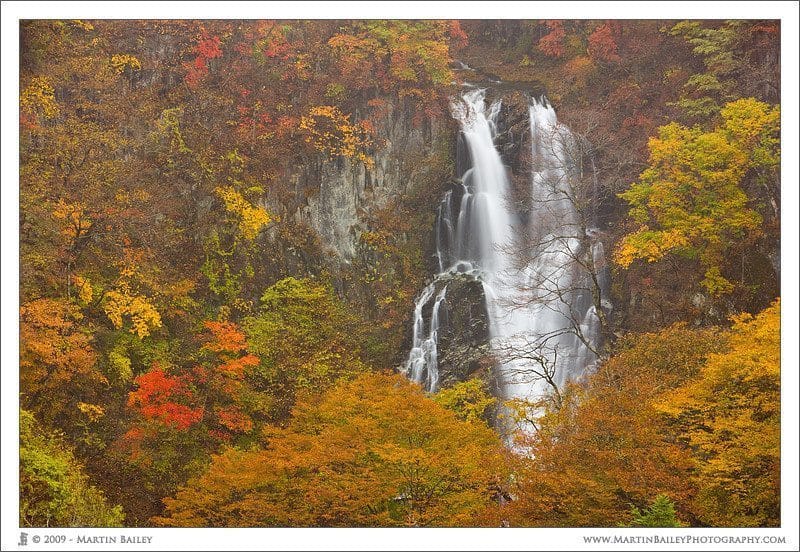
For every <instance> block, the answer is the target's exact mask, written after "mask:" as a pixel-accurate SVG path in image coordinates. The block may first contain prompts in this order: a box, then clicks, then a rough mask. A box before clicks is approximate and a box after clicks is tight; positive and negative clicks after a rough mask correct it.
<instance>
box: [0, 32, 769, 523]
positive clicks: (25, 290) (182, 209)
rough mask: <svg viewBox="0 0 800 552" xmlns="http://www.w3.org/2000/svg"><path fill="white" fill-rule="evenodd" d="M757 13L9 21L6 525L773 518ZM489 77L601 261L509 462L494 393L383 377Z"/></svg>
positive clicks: (473, 384)
mask: <svg viewBox="0 0 800 552" xmlns="http://www.w3.org/2000/svg"><path fill="white" fill-rule="evenodd" d="M779 23H780V22H778V21H746V20H735V21H701V20H692V21H682V22H677V21H669V22H663V21H655V20H647V21H612V20H546V21H533V20H525V21H515V20H469V21H444V20H323V19H320V20H292V21H288V20H286V21H275V20H205V21H196V20H103V21H83V20H50V19H48V20H23V21H21V22H20V46H21V48H20V78H19V130H20V133H19V136H20V140H19V141H20V152H19V154H20V155H19V160H20V189H19V192H20V194H19V236H20V242H19V256H20V259H19V260H20V262H19V271H20V274H19V276H20V279H19V280H20V289H19V340H20V342H19V345H20V348H19V383H20V394H19V401H20V406H21V410H20V470H19V477H20V493H21V494H20V525H21V526H31V525H38V526H55V525H65V526H66V525H76V526H79V525H98V526H119V525H122V524H126V525H130V526H150V525H161V526H176V527H185V526H196V525H202V526H220V527H222V526H270V527H277V526H304V527H314V526H326V527H328V526H330V527H342V526H389V527H463V526H489V527H496V526H500V525H511V526H533V527H539V526H548V527H552V526H636V527H649V526H653V525H659V526H660V525H669V526H687V525H689V526H753V527H755V526H779V525H780V523H781V519H780V516H781V511H780V475H781V471H780V470H781V465H780V460H781V458H780V450H779V448H780V447H779V445H780V404H781V403H780V377H779V376H780V354H779V349H780V340H779V335H780V300H779V298H778V297H779V295H780V256H779V255H778V253H779V247H778V245H777V244H778V243H779V238H780V221H781V193H780V191H781V190H780V163H781V154H780V133H781V126H780V119H781V110H780V101H781V98H780V72H779V65H780V64H779V55H778V54H779V50H780V48H779V46H780V39H781V36H780V24H779ZM457 60H460V61H462V62H463V63H457ZM465 67H469V68H466V69H465ZM495 76H498V77H499V78H500V79H502V80H503V81H506V84H507V85H508V86H509V87H512V88H514V89H515V90H517V91H518V92H523V91H524V93H526V94H533V91H536V94H539V93H541V92H542V91H544V90H546V95H547V97H548V100H549V101H550V102H551V103H552V105H554V106H555V108H556V109H557V110H558V113H559V120H560V121H563V122H565V124H567V125H568V126H569V127H570V128H571V129H572V131H573V134H574V136H575V137H576V148H578V149H579V153H578V154H576V155H575V156H574V157H575V158H574V159H573V160H571V162H573V161H574V163H575V167H576V169H580V170H579V171H576V172H580V173H581V174H582V175H583V178H584V179H585V180H586V181H587V182H591V186H590V187H589V188H587V189H591V190H592V194H593V195H592V200H591V209H592V212H591V213H583V214H586V215H587V216H586V220H591V221H592V227H593V229H594V228H595V227H596V230H597V234H598V235H599V236H600V237H599V238H598V239H599V240H600V241H601V242H602V243H603V245H604V246H606V251H607V254H608V255H609V265H611V262H610V261H611V260H612V259H613V261H614V263H613V266H610V267H609V271H610V273H611V282H612V290H611V297H610V300H611V303H612V304H613V309H614V310H613V316H612V317H611V319H612V324H613V328H611V329H612V330H613V331H610V332H609V333H608V336H607V337H608V339H607V342H606V343H604V347H605V348H604V350H603V354H602V356H601V358H600V359H599V363H598V367H597V369H596V371H595V372H594V373H592V374H588V375H587V376H586V377H585V378H584V379H581V380H580V381H574V382H570V383H565V384H564V385H563V386H562V387H563V389H560V391H561V397H560V400H559V401H550V403H551V407H550V409H548V410H543V411H542V412H541V414H542V416H541V418H539V419H537V420H536V424H535V425H536V427H537V431H535V432H533V433H531V434H528V435H522V436H520V441H519V442H518V443H517V445H518V446H517V448H515V449H514V451H513V452H512V451H511V449H510V448H509V446H508V444H509V443H503V442H501V440H500V438H499V437H498V434H497V432H496V431H495V429H494V428H493V426H495V425H497V423H498V420H499V419H500V418H499V417H498V416H501V415H502V412H503V404H502V400H501V399H500V398H498V397H497V396H495V395H497V389H496V385H495V383H496V382H493V381H491V380H492V378H491V370H487V371H486V372H485V373H483V372H482V378H483V379H471V380H468V381H465V382H460V383H458V384H455V385H453V386H452V387H449V388H446V389H443V390H441V391H440V392H439V393H437V394H435V395H433V396H427V395H426V394H425V393H423V392H422V390H421V389H419V387H417V386H414V385H412V384H410V383H409V382H407V381H406V380H405V379H404V378H402V377H399V376H398V375H392V374H390V373H389V372H394V371H396V369H397V367H398V366H400V365H401V363H402V362H403V360H404V358H405V356H406V354H407V349H408V338H409V332H410V321H409V316H410V314H411V312H412V311H413V302H414V298H415V297H416V295H417V294H418V292H419V290H420V289H422V287H423V286H424V283H425V280H426V278H427V277H428V275H429V274H430V270H431V266H430V265H431V264H433V262H434V257H433V252H432V251H431V248H432V243H431V228H432V227H433V224H434V217H435V216H436V205H437V204H438V201H439V197H440V195H441V193H442V192H443V191H444V189H445V188H446V187H447V186H448V185H449V184H450V183H451V178H452V175H453V174H454V172H455V167H454V164H455V160H454V151H455V147H454V144H455V142H456V128H455V125H454V124H453V122H452V120H451V117H450V116H449V112H448V103H449V99H450V97H451V96H452V95H453V94H456V93H458V91H459V90H461V85H462V84H464V82H465V81H478V82H484V83H490V84H489V85H490V86H492V87H494V86H495V83H494V82H493V81H494V80H495ZM504 93H505V89H504V88H503V87H499V88H498V90H497V95H498V97H500V96H503V94H504ZM503 98H504V97H503ZM503 110H504V111H503V113H502V114H501V116H500V118H499V119H498V127H497V128H498V131H499V132H502V133H505V132H508V133H509V134H507V135H506V136H510V134H511V133H513V131H511V130H509V129H505V128H504V127H503V123H504V122H505V121H503V120H502V119H503V117H506V115H507V114H508V113H511V112H512V110H513V106H510V105H505V104H504V107H503ZM523 126H524V122H523ZM523 134H524V133H523ZM527 139H528V138H527V137H525V136H523V137H522V138H520V137H519V136H516V135H515V136H514V138H513V140H514V141H515V145H517V142H516V141H517V140H522V141H521V142H520V143H519V145H523V146H524V147H521V148H520V151H524V150H526V149H527V146H525V144H527V142H525V140H527ZM392 142H393V143H392ZM413 144H417V146H414V147H412V145H413ZM578 146H579V147H578ZM389 152H394V153H395V155H389ZM513 153H514V152H511V153H509V152H508V151H504V152H503V155H504V156H506V155H512V154H513ZM525 156H526V154H524V153H523V154H521V158H524V157H525ZM525 162H527V158H525V159H523V160H522V161H520V163H525ZM516 168H518V167H514V168H512V169H511V170H512V172H513V171H514V170H516ZM512 176H518V175H512ZM392 182H398V183H399V184H398V186H397V187H394V186H393V185H391V183H392ZM528 184H529V183H525V184H524V185H519V186H517V184H515V187H518V188H520V189H522V187H525V188H526V189H527V187H528ZM337 187H338V188H337ZM516 191H517V192H519V191H520V190H516ZM339 192H341V193H339ZM515 199H516V198H515ZM351 203H352V205H351ZM340 211H341V212H347V213H351V211H352V215H353V216H354V217H355V219H353V220H351V219H350V218H348V217H349V216H350V215H349V214H347V215H344V216H342V217H341V218H342V219H343V220H338V219H337V220H330V219H335V218H337V217H338V216H339V213H340ZM589 215H591V219H590V218H589ZM339 223H341V224H339ZM329 224H331V225H336V226H337V228H336V229H335V230H336V232H334V234H335V235H336V236H338V237H339V238H341V239H342V240H347V241H348V244H349V245H351V246H352V247H351V249H352V251H349V252H348V253H347V254H343V253H341V252H337V250H336V247H335V246H336V245H341V244H336V243H332V241H331V239H330V236H325V235H324V233H325V232H324V230H325V227H326V225H329ZM340 226H341V227H340ZM315 228H321V230H319V231H317V230H316V229H315ZM587 230H588V227H587ZM337 239H338V238H337ZM485 361H486V363H487V366H488V364H490V363H491V358H489V357H488V356H487V358H486V359H485ZM5 368H6V369H8V368H9V367H5ZM484 380H486V381H484ZM545 402H548V401H543V403H545Z"/></svg>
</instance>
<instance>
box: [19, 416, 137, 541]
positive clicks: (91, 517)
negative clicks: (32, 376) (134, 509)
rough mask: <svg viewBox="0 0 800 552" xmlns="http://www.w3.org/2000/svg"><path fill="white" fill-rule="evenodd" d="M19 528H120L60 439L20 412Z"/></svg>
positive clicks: (114, 511)
mask: <svg viewBox="0 0 800 552" xmlns="http://www.w3.org/2000/svg"><path fill="white" fill-rule="evenodd" d="M19 421H20V424H19V430H20V431H19V495H20V504H19V524H20V526H21V527H121V526H122V525H123V522H124V520H125V514H124V513H123V512H122V507H121V506H111V505H110V504H108V502H107V501H106V498H105V496H104V495H103V493H102V492H101V491H99V490H98V489H97V488H96V487H95V486H94V485H91V484H89V478H88V476H87V475H86V474H85V473H84V470H83V466H82V465H81V464H80V463H79V462H78V461H77V460H76V459H75V456H74V455H73V453H72V451H71V450H70V448H69V447H68V446H67V445H66V444H65V443H64V440H63V437H62V436H59V435H58V434H55V433H52V432H49V431H47V430H46V429H45V428H43V427H42V426H41V425H40V424H39V423H38V422H37V421H36V419H35V418H34V417H33V415H32V414H31V413H30V412H28V411H26V410H20V411H19Z"/></svg>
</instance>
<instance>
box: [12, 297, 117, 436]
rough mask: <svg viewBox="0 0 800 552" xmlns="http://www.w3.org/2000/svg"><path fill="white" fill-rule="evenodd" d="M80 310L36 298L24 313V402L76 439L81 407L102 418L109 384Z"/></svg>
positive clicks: (57, 302)
mask: <svg viewBox="0 0 800 552" xmlns="http://www.w3.org/2000/svg"><path fill="white" fill-rule="evenodd" d="M83 318H84V317H83V315H82V314H81V313H80V310H79V309H78V308H77V307H76V306H75V305H72V304H70V303H67V302H65V301H58V300H53V299H37V300H35V301H30V302H28V303H25V304H24V305H23V306H22V307H21V308H20V364H19V373H20V391H21V395H22V396H21V403H22V405H24V406H25V408H28V409H31V410H32V411H35V412H36V413H37V414H38V415H39V416H40V418H41V419H42V420H43V421H45V422H46V423H48V424H52V423H56V422H58V423H59V424H60V425H61V427H63V428H64V429H65V430H66V431H67V432H68V433H69V434H70V436H72V437H77V436H78V435H81V434H82V431H81V430H80V428H81V423H82V421H84V420H83V418H84V415H83V413H82V411H81V409H80V405H82V404H83V405H91V406H92V407H93V408H95V409H98V410H95V412H97V415H98V416H101V415H102V412H103V409H102V406H99V405H98V403H101V401H102V399H101V397H102V392H103V390H104V389H105V388H106V386H107V385H108V380H107V378H106V377H105V375H103V373H102V372H101V371H100V370H99V369H98V367H97V352H96V351H95V350H94V348H93V347H92V345H91V340H90V337H89V335H88V332H87V331H86V330H87V328H86V327H85V326H84V322H85V321H84V320H83Z"/></svg>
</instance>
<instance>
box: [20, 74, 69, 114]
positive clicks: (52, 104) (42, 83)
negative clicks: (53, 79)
mask: <svg viewBox="0 0 800 552" xmlns="http://www.w3.org/2000/svg"><path fill="white" fill-rule="evenodd" d="M19 106H20V109H21V110H22V112H23V113H26V114H28V115H42V116H43V117H44V118H45V119H52V118H54V117H57V116H58V114H59V107H58V103H57V102H56V97H55V91H54V90H53V87H52V85H51V84H50V81H49V80H48V79H47V77H33V78H32V79H31V82H30V83H29V84H28V86H27V87H26V88H25V90H23V91H22V94H20V98H19Z"/></svg>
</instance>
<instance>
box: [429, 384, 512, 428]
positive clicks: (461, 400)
mask: <svg viewBox="0 0 800 552" xmlns="http://www.w3.org/2000/svg"><path fill="white" fill-rule="evenodd" d="M433 400H434V401H436V402H437V403H439V404H440V405H441V406H443V407H445V408H446V409H448V410H452V411H453V412H455V413H456V416H458V418H459V419H461V420H465V421H467V422H478V421H483V422H488V421H489V417H490V416H491V414H492V411H493V409H494V408H495V407H496V406H497V399H496V398H494V397H492V396H491V395H489V393H487V391H486V384H485V383H484V382H483V381H482V380H479V379H470V380H467V381H462V382H459V383H457V384H455V385H454V386H452V387H449V388H447V389H442V390H441V391H439V392H438V393H437V394H436V395H435V396H434V397H433Z"/></svg>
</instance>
